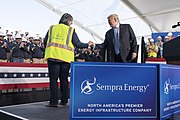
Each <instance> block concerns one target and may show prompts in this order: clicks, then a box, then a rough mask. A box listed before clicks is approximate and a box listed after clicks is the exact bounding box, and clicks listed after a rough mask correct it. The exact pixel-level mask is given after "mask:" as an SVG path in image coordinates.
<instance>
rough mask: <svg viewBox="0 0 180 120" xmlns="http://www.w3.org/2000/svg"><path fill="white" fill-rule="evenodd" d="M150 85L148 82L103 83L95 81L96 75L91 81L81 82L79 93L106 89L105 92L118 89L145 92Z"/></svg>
mask: <svg viewBox="0 0 180 120" xmlns="http://www.w3.org/2000/svg"><path fill="white" fill-rule="evenodd" d="M149 87H150V85H149V84H146V85H132V84H128V83H124V84H111V83H110V84H105V83H104V82H103V83H102V84H101V83H100V82H97V79H96V77H94V79H93V81H92V80H90V79H86V80H84V81H83V82H82V83H81V93H84V94H86V95H87V94H92V93H93V92H94V91H107V92H111V93H113V92H118V91H126V92H129V91H131V92H140V93H143V92H146V91H147V90H148V88H149Z"/></svg>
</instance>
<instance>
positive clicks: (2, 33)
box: [0, 29, 6, 37]
mask: <svg viewBox="0 0 180 120" xmlns="http://www.w3.org/2000/svg"><path fill="white" fill-rule="evenodd" d="M0 36H4V37H5V36H6V34H4V32H3V31H2V30H1V29H0Z"/></svg>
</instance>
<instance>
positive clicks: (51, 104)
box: [46, 104, 58, 107]
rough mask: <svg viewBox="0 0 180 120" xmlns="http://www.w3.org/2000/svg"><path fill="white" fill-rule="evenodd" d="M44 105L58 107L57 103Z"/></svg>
mask: <svg viewBox="0 0 180 120" xmlns="http://www.w3.org/2000/svg"><path fill="white" fill-rule="evenodd" d="M46 107H58V105H56V104H55V105H53V104H48V105H46Z"/></svg>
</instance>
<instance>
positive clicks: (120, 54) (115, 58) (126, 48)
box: [96, 14, 137, 62]
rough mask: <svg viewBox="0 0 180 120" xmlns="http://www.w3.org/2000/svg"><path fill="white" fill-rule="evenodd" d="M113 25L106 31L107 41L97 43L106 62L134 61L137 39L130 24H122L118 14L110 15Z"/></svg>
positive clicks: (110, 22) (110, 23)
mask: <svg viewBox="0 0 180 120" xmlns="http://www.w3.org/2000/svg"><path fill="white" fill-rule="evenodd" d="M108 23H109V25H110V27H111V29H110V30H108V31H107V32H106V35H105V41H104V42H103V43H102V44H100V45H96V46H97V48H100V49H101V50H102V53H103V56H104V61H106V62H134V61H135V59H136V57H137V41H136V36H135V34H134V32H133V29H132V28H131V26H130V25H129V24H120V21H119V18H118V15H116V14H112V15H110V16H108Z"/></svg>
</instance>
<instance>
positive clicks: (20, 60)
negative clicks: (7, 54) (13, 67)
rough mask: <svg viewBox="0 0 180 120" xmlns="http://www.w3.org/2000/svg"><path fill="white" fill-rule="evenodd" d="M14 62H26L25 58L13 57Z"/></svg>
mask: <svg viewBox="0 0 180 120" xmlns="http://www.w3.org/2000/svg"><path fill="white" fill-rule="evenodd" d="M13 62H24V58H13Z"/></svg>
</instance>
